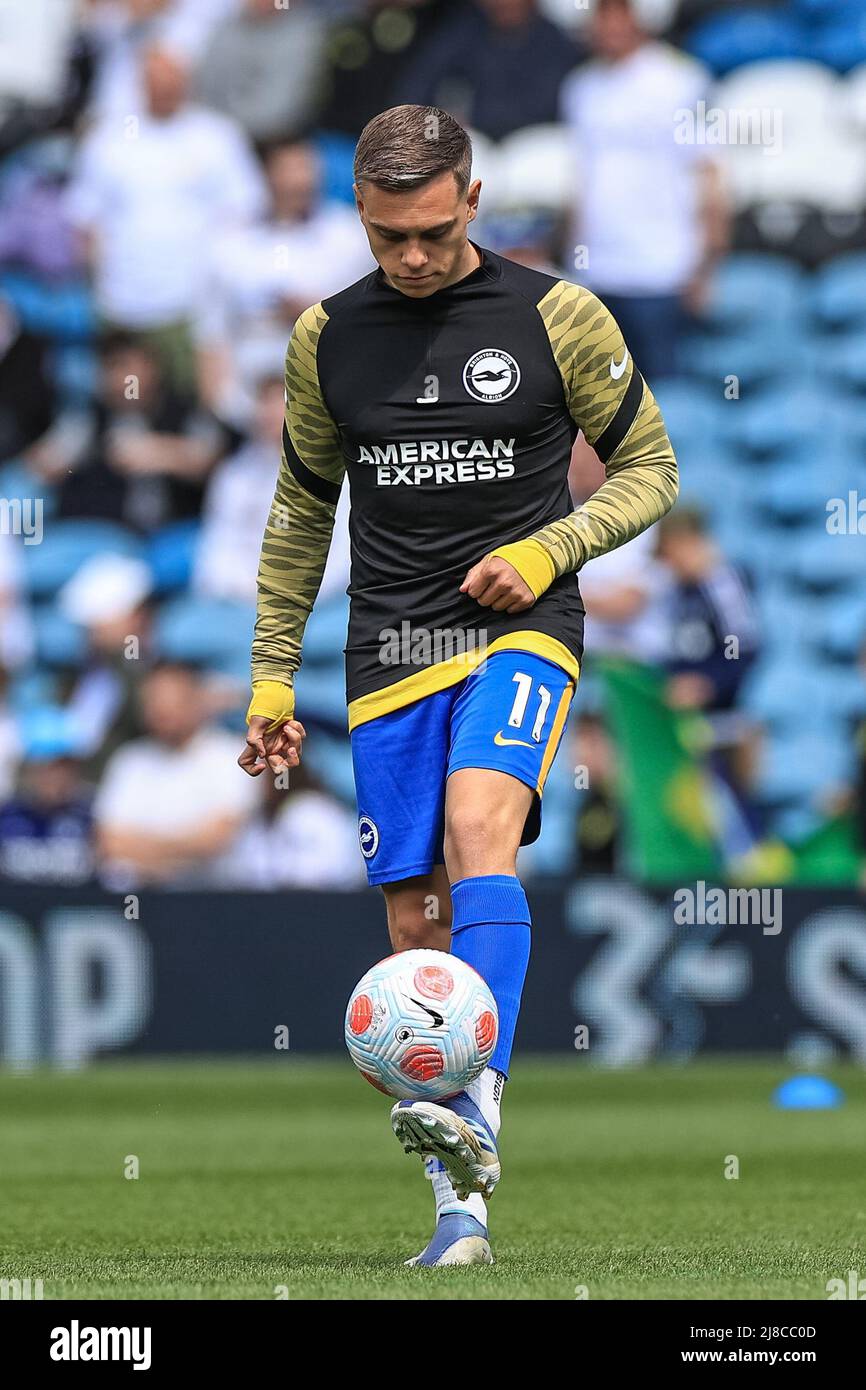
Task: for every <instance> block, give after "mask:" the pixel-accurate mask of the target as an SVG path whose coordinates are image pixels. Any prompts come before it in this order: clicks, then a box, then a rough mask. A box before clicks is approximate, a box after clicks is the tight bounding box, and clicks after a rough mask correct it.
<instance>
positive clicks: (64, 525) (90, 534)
mask: <svg viewBox="0 0 866 1390" xmlns="http://www.w3.org/2000/svg"><path fill="white" fill-rule="evenodd" d="M142 552H143V546H142V543H141V541H140V540H139V538H138V537H137V536H135V535H134V534H133V533H132V532H131V531H127V530H126V528H125V527H123V526H118V525H116V524H115V523H114V522H111V521H72V520H70V521H55V522H52V525H51V544H50V545H25V546H22V548H21V553H22V556H23V562H24V563H23V572H24V583H25V585H26V587H27V589H28V590H29V592H30V594H31V596H32V597H33V598H41V597H47V596H50V595H54V594H56V592H57V590H58V589H59V588H60V587H61V586H62V585H63V584H65V583H66V581H67V580H68V579H71V578H72V576H73V575H74V574H75V573H76V571H77V570H78V569H79V567H80V566H81V565H83V564H84V562H85V560H89V559H91V558H92V557H93V556H95V555H104V554H114V555H127V556H132V557H133V558H136V559H140V558H143V555H142Z"/></svg>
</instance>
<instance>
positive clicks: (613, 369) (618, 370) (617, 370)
mask: <svg viewBox="0 0 866 1390" xmlns="http://www.w3.org/2000/svg"><path fill="white" fill-rule="evenodd" d="M627 362H628V348H626V350H625V352H624V353H623V355H622V361H621V362H620V364H619V366H617V364H616V361H615V359H614V358H613V357H611V359H610V374H611V376H612V377H613V379H614V381H619V379H620V377H621V376H622V374H623V372H624V371H625V368H626V363H627Z"/></svg>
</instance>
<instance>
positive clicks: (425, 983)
mask: <svg viewBox="0 0 866 1390" xmlns="http://www.w3.org/2000/svg"><path fill="white" fill-rule="evenodd" d="M498 1033H499V1016H498V1014H497V1010H496V1000H495V999H494V998H493V995H492V994H491V993H490V990H489V989H488V988H487V985H486V984H485V983H484V981H483V980H482V978H481V976H480V975H479V974H478V972H477V971H475V970H473V969H472V966H471V965H467V964H466V962H465V961H462V960H459V959H458V957H457V956H452V955H449V954H448V953H447V952H446V951H401V952H399V953H398V954H397V955H394V956H387V957H386V958H385V960H380V961H379V963H378V965H374V966H373V967H372V969H371V970H368V971H367V973H366V975H364V977H363V978H362V979H361V980H359V981H358V984H357V985H356V986H355V988H354V989H353V990H352V997H351V998H350V1000H349V1006H348V1008H347V1009H346V1046H347V1047H348V1049H349V1055H350V1057H351V1058H352V1061H353V1062H354V1063H355V1066H356V1067H357V1068H358V1070H359V1072H360V1073H361V1075H362V1076H363V1077H365V1078H366V1080H367V1081H369V1082H370V1085H371V1086H375V1087H376V1089H377V1090H379V1091H384V1092H385V1093H386V1095H389V1096H397V1097H398V1099H400V1100H421V1099H423V1098H426V1099H428V1100H433V1099H436V1098H439V1097H442V1096H453V1095H455V1094H456V1093H457V1092H458V1091H462V1090H463V1089H464V1088H465V1087H466V1086H467V1085H468V1084H469V1082H470V1081H472V1080H474V1078H475V1077H476V1076H478V1075H479V1074H480V1073H481V1072H482V1071H483V1070H484V1068H485V1067H486V1066H487V1063H488V1062H489V1061H490V1058H491V1056H492V1055H493V1049H494V1047H495V1046H496V1038H497V1035H498Z"/></svg>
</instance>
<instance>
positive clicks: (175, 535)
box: [145, 521, 200, 594]
mask: <svg viewBox="0 0 866 1390" xmlns="http://www.w3.org/2000/svg"><path fill="white" fill-rule="evenodd" d="M199 531H200V527H199V523H198V522H197V521H178V522H175V523H174V524H173V525H171V526H164V527H163V528H162V529H161V530H159V531H157V532H156V533H155V534H154V535H153V536H151V537H150V539H149V541H148V545H147V553H146V557H145V558H146V559H147V563H148V564H149V565H150V568H151V570H152V571H153V584H154V589H155V591H156V593H157V594H168V593H173V592H174V591H175V590H177V589H184V588H186V586H187V585H188V584H189V582H190V576H191V574H192V567H193V561H194V559H195V551H196V546H197V545H198V539H199Z"/></svg>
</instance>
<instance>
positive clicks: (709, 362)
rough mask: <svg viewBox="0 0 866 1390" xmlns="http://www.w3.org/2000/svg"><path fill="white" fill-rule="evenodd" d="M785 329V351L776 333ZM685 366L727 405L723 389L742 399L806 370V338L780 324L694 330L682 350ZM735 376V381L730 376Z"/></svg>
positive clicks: (728, 405)
mask: <svg viewBox="0 0 866 1390" xmlns="http://www.w3.org/2000/svg"><path fill="white" fill-rule="evenodd" d="M780 332H786V334H787V336H786V341H785V351H784V352H780V351H779V345H778V337H779V333H780ZM680 357H681V361H682V363H683V367H684V369H685V370H686V371H687V372H688V373H689V375H690V376H695V377H697V378H699V379H700V380H701V381H702V382H703V384H704V385H705V386H706V387H707V389H708V391H709V390H712V392H713V394H714V396H715V399H716V400H717V401H719V402H720V403H721V404H722V405H723V406H725V407H727V408H728V409H730V405H731V400H730V399H726V397H725V395H724V392H725V390H728V391H729V393H730V391H733V390H738V391H739V397H734V398H733V399H734V400H737V401H738V402H742V401H744V400H746V399H749V398H750V395H751V393H752V392H753V391H757V390H761V391H763V390H766V389H767V388H770V387H774V386H776V387H778V386H781V385H783V384H784V383H785V382H786V381H787V380H788V379H789V378H790V376H791V373H792V372H793V371H797V370H799V371H800V372H801V373H802V372H803V371H805V369H806V367H807V363H808V347H807V340H806V338H805V336H804V335H801V334H799V333H796V332H795V331H793V329H792V328H790V327H789V328H788V329H787V330H786V329H784V328H782V327H781V326H777V327H776V328H775V329H773V328H772V327H771V326H768V329H767V331H766V332H765V331H762V330H760V329H757V328H755V329H746V330H744V331H743V332H741V333H739V334H737V335H731V336H730V337H728V336H723V335H722V334H718V333H715V334H712V333H695V334H692V335H691V336H690V337H689V338H688V339H687V341H686V342H685V343H684V345H683V348H682V351H681V354H680ZM733 377H736V379H737V380H736V382H733V381H732V378H733Z"/></svg>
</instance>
